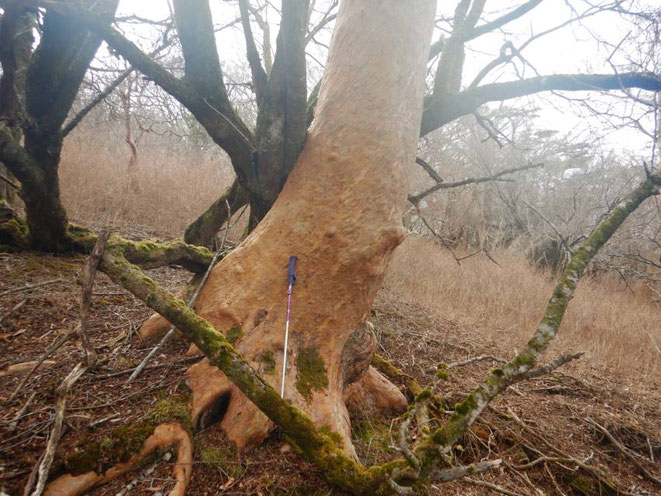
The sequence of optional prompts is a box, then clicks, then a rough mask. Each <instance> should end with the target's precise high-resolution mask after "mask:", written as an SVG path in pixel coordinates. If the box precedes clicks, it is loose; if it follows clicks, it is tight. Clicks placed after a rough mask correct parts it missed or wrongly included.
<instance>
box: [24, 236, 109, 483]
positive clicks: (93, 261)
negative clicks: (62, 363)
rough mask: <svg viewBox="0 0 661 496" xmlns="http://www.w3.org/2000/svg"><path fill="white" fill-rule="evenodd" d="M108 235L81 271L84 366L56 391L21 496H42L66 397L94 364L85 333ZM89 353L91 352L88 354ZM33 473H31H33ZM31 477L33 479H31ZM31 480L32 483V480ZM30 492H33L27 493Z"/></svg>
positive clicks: (81, 324) (74, 369) (73, 372)
mask: <svg viewBox="0 0 661 496" xmlns="http://www.w3.org/2000/svg"><path fill="white" fill-rule="evenodd" d="M109 235H110V234H109V233H108V232H106V231H104V232H103V233H101V235H99V237H98V239H97V241H96V243H95V245H94V248H93V250H92V254H91V255H90V257H89V259H88V261H87V263H86V266H85V270H84V274H85V275H84V279H83V287H82V296H81V307H80V310H81V312H80V323H79V325H78V329H79V334H80V336H81V339H82V341H83V345H84V346H85V351H86V360H85V363H86V365H83V364H82V363H79V364H77V365H76V366H75V367H74V368H73V370H71V372H69V375H67V376H66V377H65V378H64V380H63V381H62V383H61V384H60V385H59V386H58V388H57V404H56V411H55V420H54V422H53V428H52V429H51V433H50V436H49V438H48V443H47V444H46V449H45V450H44V454H43V456H42V458H41V461H40V462H39V463H37V465H35V467H34V471H36V474H37V476H36V477H35V478H36V483H35V484H34V490H32V485H26V486H25V490H24V493H23V494H24V495H27V494H30V496H41V494H42V493H43V491H44V488H45V487H46V482H47V481H48V473H49V472H50V468H51V465H52V464H53V460H54V459H55V450H56V448H57V445H58V443H59V442H60V438H61V437H62V428H63V425H64V414H65V411H66V406H67V395H68V394H69V391H70V390H71V388H72V387H73V385H74V384H75V383H76V382H77V381H78V379H80V378H81V376H82V375H83V374H84V373H85V372H86V371H87V370H88V369H89V368H91V367H93V366H94V365H95V364H96V353H95V352H94V350H93V349H91V345H90V343H89V342H87V336H86V335H85V329H86V327H87V319H88V316H89V311H90V305H91V303H92V288H93V286H94V275H95V274H96V268H97V267H98V265H99V261H100V259H101V256H102V255H103V251H104V248H105V245H106V242H107V241H108V237H109ZM90 349H91V352H90ZM34 471H33V473H34ZM31 477H32V475H31ZM33 480H34V479H33ZM30 491H32V492H30Z"/></svg>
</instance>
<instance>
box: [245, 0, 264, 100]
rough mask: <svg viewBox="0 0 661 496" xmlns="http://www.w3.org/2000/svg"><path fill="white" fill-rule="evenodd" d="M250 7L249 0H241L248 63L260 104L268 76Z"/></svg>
mask: <svg viewBox="0 0 661 496" xmlns="http://www.w3.org/2000/svg"><path fill="white" fill-rule="evenodd" d="M249 8H250V7H249V0H239V11H240V12H241V23H242V25H243V36H244V38H245V41H246V52H247V54H246V55H247V58H248V64H249V65H250V72H251V73H252V84H253V87H254V88H255V96H256V97H257V104H258V105H259V104H260V103H261V101H262V98H263V96H264V92H265V91H266V80H267V78H268V76H267V75H266V71H265V70H264V68H263V67H262V62H261V60H260V59H259V52H258V51H257V46H256V45H255V38H254V37H253V35H252V28H251V27H250V12H249Z"/></svg>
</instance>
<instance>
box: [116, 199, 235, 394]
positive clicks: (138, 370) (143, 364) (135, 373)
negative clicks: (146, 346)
mask: <svg viewBox="0 0 661 496" xmlns="http://www.w3.org/2000/svg"><path fill="white" fill-rule="evenodd" d="M225 206H226V208H227V224H226V227H225V233H224V235H223V240H222V242H221V243H220V247H219V248H218V250H217V251H216V253H215V254H214V256H213V259H211V263H210V264H209V266H208V267H207V270H206V272H205V273H204V275H203V276H202V280H201V281H200V284H198V285H197V288H195V291H193V294H192V295H191V296H190V298H189V299H188V301H187V302H186V306H187V307H190V306H191V305H193V303H195V300H196V299H197V297H198V296H199V294H200V291H202V288H203V287H204V284H205V283H206V282H207V279H208V278H209V274H211V270H212V269H213V268H214V267H215V265H216V262H217V261H218V259H219V258H220V256H221V255H222V253H223V250H224V249H225V243H226V242H227V234H228V233H229V230H230V220H231V218H232V210H231V208H230V203H229V201H228V200H225ZM176 330H177V328H176V327H175V326H173V325H171V326H170V328H169V329H168V332H167V333H165V336H163V337H162V338H161V340H160V341H159V342H158V344H157V345H156V346H154V347H153V348H152V349H151V351H150V352H149V353H148V354H147V356H146V357H145V358H144V359H143V360H142V362H140V365H138V366H137V367H136V368H135V370H134V371H133V373H132V374H131V375H130V376H129V378H128V379H127V380H126V382H133V381H134V380H135V379H136V377H138V376H139V375H140V374H141V373H142V371H143V370H144V369H145V367H146V366H147V363H149V360H151V359H152V357H153V356H154V355H156V353H158V352H159V350H160V349H161V348H162V347H163V346H164V345H165V343H167V342H168V341H169V340H170V338H171V337H172V336H174V333H175V331H176Z"/></svg>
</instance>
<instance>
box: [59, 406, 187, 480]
mask: <svg viewBox="0 0 661 496" xmlns="http://www.w3.org/2000/svg"><path fill="white" fill-rule="evenodd" d="M164 422H179V423H180V424H181V425H182V426H183V427H184V428H185V429H187V430H188V431H189V432H193V422H192V419H191V416H190V406H189V396H188V395H185V394H182V395H177V396H171V397H168V398H165V399H163V400H161V401H160V402H158V403H157V404H156V406H155V407H154V408H152V409H151V410H150V411H149V412H148V413H147V414H146V415H145V416H144V417H143V418H142V420H140V421H138V422H134V423H131V424H127V425H123V426H121V427H118V428H116V429H114V430H113V431H112V433H111V434H110V435H109V436H106V437H104V438H102V439H101V440H85V441H83V442H82V443H81V444H79V445H78V446H76V447H75V448H74V449H73V450H72V452H71V453H69V455H68V456H65V457H64V460H63V462H62V463H61V469H60V470H57V471H58V472H59V471H62V472H63V471H66V472H69V473H72V474H74V475H77V474H82V473H85V472H89V471H91V470H94V471H96V472H103V471H105V470H107V469H108V468H109V467H111V466H112V465H115V464H116V463H118V462H124V461H126V460H128V459H129V458H130V457H131V456H132V455H134V454H136V453H138V452H140V450H142V448H143V446H144V444H145V441H146V440H147V438H149V436H151V435H152V433H153V432H154V429H155V428H156V427H157V426H158V425H160V424H162V423H164Z"/></svg>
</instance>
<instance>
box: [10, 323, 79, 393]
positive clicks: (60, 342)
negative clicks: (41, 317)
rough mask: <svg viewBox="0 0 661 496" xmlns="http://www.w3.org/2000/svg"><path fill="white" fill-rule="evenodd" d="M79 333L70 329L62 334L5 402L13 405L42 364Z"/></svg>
mask: <svg viewBox="0 0 661 496" xmlns="http://www.w3.org/2000/svg"><path fill="white" fill-rule="evenodd" d="M76 332H77V327H76V328H75V329H70V330H68V331H67V332H65V333H64V334H62V335H61V336H60V337H59V338H57V339H56V340H55V341H53V343H52V344H51V345H50V346H49V347H48V348H46V351H44V352H43V353H42V355H41V356H40V357H39V358H38V359H37V360H36V362H35V363H34V365H33V366H32V368H31V369H30V371H29V372H28V373H27V374H25V376H23V379H21V382H19V383H18V385H17V386H16V389H14V392H13V393H12V394H11V396H10V397H9V399H8V400H7V401H6V402H5V403H6V404H9V403H11V402H12V401H14V398H16V396H17V395H18V394H19V393H20V392H21V391H22V390H23V387H24V386H25V385H26V384H27V382H28V380H30V377H32V374H34V373H35V372H36V371H37V369H38V368H39V367H41V364H42V363H44V361H45V360H46V359H47V358H48V357H49V356H51V355H52V354H53V353H54V352H55V351H57V349H58V348H59V347H60V346H62V345H63V344H64V343H66V342H67V341H68V340H69V338H71V336H73V335H74V334H75V333H76Z"/></svg>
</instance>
